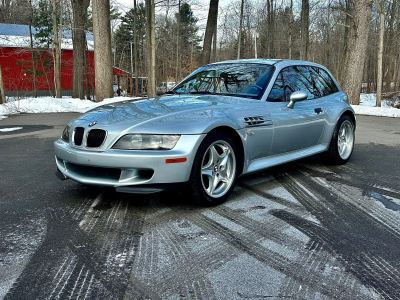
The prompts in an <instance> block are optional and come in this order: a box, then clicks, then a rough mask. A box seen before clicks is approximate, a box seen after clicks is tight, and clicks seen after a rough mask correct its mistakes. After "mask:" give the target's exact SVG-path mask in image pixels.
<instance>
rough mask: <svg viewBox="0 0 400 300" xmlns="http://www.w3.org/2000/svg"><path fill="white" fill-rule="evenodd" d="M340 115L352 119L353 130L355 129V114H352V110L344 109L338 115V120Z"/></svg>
mask: <svg viewBox="0 0 400 300" xmlns="http://www.w3.org/2000/svg"><path fill="white" fill-rule="evenodd" d="M342 116H349V117H350V119H351V120H352V121H353V124H354V130H355V129H356V116H355V114H354V112H352V111H351V110H345V111H344V112H343V113H342V114H341V115H340V117H339V119H338V121H339V120H340V118H341V117H342Z"/></svg>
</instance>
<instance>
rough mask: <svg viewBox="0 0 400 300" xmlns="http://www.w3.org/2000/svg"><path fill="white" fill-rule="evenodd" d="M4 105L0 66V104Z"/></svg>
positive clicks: (4, 97)
mask: <svg viewBox="0 0 400 300" xmlns="http://www.w3.org/2000/svg"><path fill="white" fill-rule="evenodd" d="M4 103H6V95H5V94H4V84H3V74H2V71H1V64H0V104H4Z"/></svg>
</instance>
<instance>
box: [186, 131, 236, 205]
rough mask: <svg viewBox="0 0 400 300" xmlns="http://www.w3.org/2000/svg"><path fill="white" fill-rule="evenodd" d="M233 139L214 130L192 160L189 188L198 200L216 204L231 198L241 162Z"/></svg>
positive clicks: (202, 202)
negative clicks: (238, 161) (238, 160)
mask: <svg viewBox="0 0 400 300" xmlns="http://www.w3.org/2000/svg"><path fill="white" fill-rule="evenodd" d="M237 157H238V151H237V146H236V144H235V142H234V141H233V139H232V138H231V137H230V136H228V135H226V134H224V133H222V132H215V133H212V134H210V135H209V136H207V137H206V139H205V140H204V141H203V143H202V144H201V145H200V147H199V149H198V151H197V154H196V157H195V160H194V162H193V168H192V174H191V177H190V190H191V194H192V197H193V200H194V201H195V202H196V203H197V204H202V205H217V204H220V203H223V202H224V201H226V200H227V199H228V197H229V196H230V194H231V193H232V191H233V188H234V186H235V182H236V178H237V172H238V163H237Z"/></svg>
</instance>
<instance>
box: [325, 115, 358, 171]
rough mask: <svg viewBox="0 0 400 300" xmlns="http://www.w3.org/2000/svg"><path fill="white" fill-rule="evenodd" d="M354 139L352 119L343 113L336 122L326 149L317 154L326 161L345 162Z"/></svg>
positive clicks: (332, 162) (348, 157)
mask: <svg viewBox="0 0 400 300" xmlns="http://www.w3.org/2000/svg"><path fill="white" fill-rule="evenodd" d="M354 140H355V132H354V123H353V120H352V119H351V118H350V117H349V116H347V115H343V116H341V117H340V119H339V121H338V122H337V124H336V127H335V130H334V131H333V135H332V139H331V142H330V144H329V148H328V150H327V151H326V152H323V153H321V154H320V155H319V156H320V158H321V159H322V160H323V161H324V162H326V163H330V164H335V165H342V164H345V163H346V162H347V161H348V160H349V159H350V157H351V155H352V153H353V148H354Z"/></svg>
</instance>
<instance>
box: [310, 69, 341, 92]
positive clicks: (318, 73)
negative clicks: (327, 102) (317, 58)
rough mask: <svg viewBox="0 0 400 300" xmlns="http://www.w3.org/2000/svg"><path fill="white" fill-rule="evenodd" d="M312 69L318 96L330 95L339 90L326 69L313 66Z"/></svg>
mask: <svg viewBox="0 0 400 300" xmlns="http://www.w3.org/2000/svg"><path fill="white" fill-rule="evenodd" d="M310 71H311V72H312V76H313V79H314V83H315V88H314V94H315V96H316V97H317V98H318V97H324V96H328V95H330V94H334V93H336V92H338V91H339V89H338V88H337V86H336V84H335V82H334V81H333V79H332V77H331V76H330V75H329V74H328V72H326V71H325V70H323V69H321V68H317V67H311V68H310Z"/></svg>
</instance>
